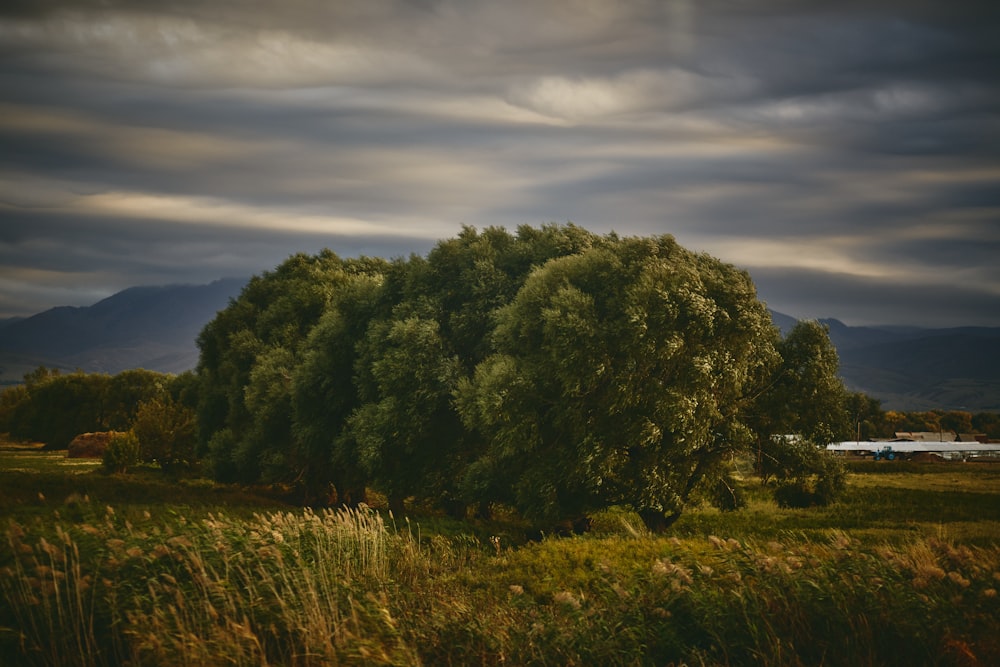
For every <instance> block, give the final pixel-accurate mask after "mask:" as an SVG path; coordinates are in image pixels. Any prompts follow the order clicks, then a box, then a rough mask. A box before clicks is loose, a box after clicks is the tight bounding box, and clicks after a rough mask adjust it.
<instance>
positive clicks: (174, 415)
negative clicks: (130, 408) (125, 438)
mask: <svg viewBox="0 0 1000 667" xmlns="http://www.w3.org/2000/svg"><path fill="white" fill-rule="evenodd" d="M131 431H132V433H134V434H135V436H136V438H138V440H139V445H140V452H141V458H142V460H143V461H145V462H147V463H154V462H155V463H159V464H160V465H161V466H163V467H164V468H165V469H173V468H187V467H190V466H191V465H192V464H193V463H194V461H195V447H196V445H197V438H198V426H197V418H196V416H195V412H194V410H193V409H191V408H190V407H187V406H185V405H182V404H180V403H178V402H176V401H174V399H173V398H171V397H170V396H169V395H167V396H165V397H164V398H154V399H152V400H149V401H144V402H143V403H140V404H139V410H138V411H137V413H136V416H135V420H133V422H132V429H131Z"/></svg>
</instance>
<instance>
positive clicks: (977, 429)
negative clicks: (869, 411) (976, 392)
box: [872, 410, 1000, 439]
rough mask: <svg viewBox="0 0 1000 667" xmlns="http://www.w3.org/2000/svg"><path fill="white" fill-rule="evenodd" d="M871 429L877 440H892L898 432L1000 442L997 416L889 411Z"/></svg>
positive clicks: (949, 411) (936, 411)
mask: <svg viewBox="0 0 1000 667" xmlns="http://www.w3.org/2000/svg"><path fill="white" fill-rule="evenodd" d="M880 417H881V420H880V421H879V422H876V423H875V424H874V428H873V429H872V431H873V432H875V433H876V434H877V435H878V437H884V438H891V437H892V436H893V434H895V433H898V432H900V431H926V432H932V433H933V432H944V431H954V432H955V433H967V434H982V435H985V436H987V437H989V438H992V439H1000V414H998V413H995V412H979V413H976V414H973V413H971V412H967V411H964V410H929V411H927V412H897V411H895V410H889V411H887V412H884V413H882V414H881V415H880Z"/></svg>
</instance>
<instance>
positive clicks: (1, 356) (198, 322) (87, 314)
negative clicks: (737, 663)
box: [0, 278, 247, 384]
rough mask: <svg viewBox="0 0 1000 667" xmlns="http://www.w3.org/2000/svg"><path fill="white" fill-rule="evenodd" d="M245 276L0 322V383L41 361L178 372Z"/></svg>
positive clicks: (138, 290) (93, 368)
mask: <svg viewBox="0 0 1000 667" xmlns="http://www.w3.org/2000/svg"><path fill="white" fill-rule="evenodd" d="M246 282H247V281H246V280H245V279H239V278H227V279H223V280H217V281H215V282H213V283H211V284H209V285H170V286H165V287H132V288H130V289H126V290H124V291H122V292H118V293H117V294H114V295H112V296H110V297H108V298H107V299H104V300H103V301H100V302H98V303H96V304H94V305H92V306H86V307H82V308H77V307H69V306H64V307H59V308H52V309H50V310H46V311H45V312H42V313H39V314H37V315H34V316H32V317H28V318H22V319H17V320H13V321H12V320H5V321H3V322H2V323H0V383H2V384H14V383H17V382H19V381H20V380H21V379H22V378H23V377H24V373H26V372H28V371H30V370H32V369H34V368H37V367H38V366H40V365H44V366H47V367H50V368H60V369H64V370H74V369H77V368H79V369H81V370H84V371H88V372H103V373H112V374H113V373H118V372H120V371H122V370H125V369H129V368H146V369H148V370H155V371H160V372H164V373H180V372H183V371H185V370H190V369H192V368H194V367H195V365H196V364H197V362H198V348H197V345H196V342H195V341H196V339H197V337H198V334H199V333H200V332H201V330H202V328H204V326H205V325H206V324H208V322H209V321H211V320H212V318H214V317H215V315H216V313H217V312H218V311H220V310H222V309H223V308H225V307H226V306H227V305H228V303H229V300H230V299H231V298H234V297H236V296H237V295H238V294H239V293H240V290H242V289H243V286H244V285H245V284H246Z"/></svg>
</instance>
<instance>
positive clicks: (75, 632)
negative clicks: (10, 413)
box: [0, 448, 1000, 665]
mask: <svg viewBox="0 0 1000 667" xmlns="http://www.w3.org/2000/svg"><path fill="white" fill-rule="evenodd" d="M61 458H62V457H61V454H59V453H47V452H41V451H37V450H30V449H11V448H4V449H0V516H2V517H3V519H2V526H0V529H2V530H3V532H4V537H3V540H2V541H0V568H3V570H2V572H0V588H3V600H4V602H3V603H2V606H0V664H5V665H6V664H17V665H20V664H52V665H56V664H58V665H72V664H79V665H91V664H93V665H104V664H107V665H112V664H142V665H147V664H152V665H161V664H163V665H173V664H203V665H216V664H219V665H221V664H248V665H249V664H253V665H261V664H294V665H328V664H402V665H415V664H427V665H436V664H560V665H561V664H623V665H626V664H627V665H632V664H650V665H654V664H655V665H668V664H677V665H679V664H689V665H697V664H710V665H725V664H732V665H742V664H763V665H804V664H810V665H811V664H827V665H886V664H898V665H915V664H917V665H919V664H946V665H947V664H954V665H976V664H981V665H988V664H1000V596H998V589H1000V466H995V465H973V464H961V463H954V464H926V465H917V464H906V465H899V464H898V463H897V464H894V463H891V462H887V463H885V464H884V465H878V466H872V465H871V464H859V465H858V466H857V470H858V472H856V473H855V474H854V475H852V477H851V482H850V487H851V490H850V493H849V494H848V498H847V499H846V500H845V501H843V502H841V503H838V504H836V505H833V506H830V507H827V508H818V509H810V510H790V509H779V508H778V507H777V506H776V505H775V504H774V503H773V501H771V500H770V498H769V497H768V494H766V493H765V492H764V490H762V489H760V487H759V485H757V484H756V483H755V482H753V481H751V480H748V482H747V488H746V491H747V493H748V495H749V496H750V500H751V502H750V506H749V507H748V508H747V509H746V510H744V511H741V512H737V513H721V512H719V511H717V510H714V509H711V508H707V507H705V508H696V509H694V510H692V511H691V512H689V513H687V514H686V515H685V516H684V517H682V519H681V520H680V521H679V522H678V523H677V524H676V525H675V526H674V527H673V528H672V530H671V532H670V533H668V534H667V535H664V536H651V535H648V534H646V533H645V532H644V531H643V530H641V528H640V526H641V523H640V522H639V521H638V519H637V518H636V517H634V516H633V515H631V514H630V513H628V512H623V511H621V512H619V511H609V512H605V513H602V514H601V515H599V516H597V517H595V522H594V528H593V530H592V532H591V533H590V534H588V535H586V536H583V537H577V538H569V539H545V540H543V541H542V542H540V543H526V542H525V540H524V537H523V532H520V529H519V526H518V524H517V522H515V521H498V522H496V523H493V524H485V523H477V522H471V521H470V522H468V523H457V522H450V521H447V520H445V519H442V518H440V517H431V516H423V515H420V514H418V513H416V512H415V513H414V515H413V516H412V517H411V518H410V519H409V520H403V519H399V518H396V519H395V520H393V519H392V518H391V517H389V516H388V515H386V514H383V513H381V512H379V511H376V510H361V511H358V512H332V511H315V512H313V511H303V510H299V509H294V508H291V507H288V506H285V505H282V504H281V503H280V502H278V501H277V500H275V499H269V498H267V497H261V496H259V495H254V494H250V493H248V492H246V491H244V490H241V489H236V488H230V487H222V486H218V485H215V484H212V483H209V482H207V481H204V480H179V481H172V482H171V481H167V480H164V479H162V478H161V477H159V475H157V474H154V473H151V472H148V471H146V472H143V471H140V472H139V473H138V474H135V475H127V476H106V475H103V474H101V473H100V472H98V471H97V470H96V468H97V466H96V465H95V464H93V463H90V464H85V463H78V462H73V463H69V462H67V461H66V460H65V459H62V460H60V459H61ZM88 466H89V468H88ZM894 466H895V467H894Z"/></svg>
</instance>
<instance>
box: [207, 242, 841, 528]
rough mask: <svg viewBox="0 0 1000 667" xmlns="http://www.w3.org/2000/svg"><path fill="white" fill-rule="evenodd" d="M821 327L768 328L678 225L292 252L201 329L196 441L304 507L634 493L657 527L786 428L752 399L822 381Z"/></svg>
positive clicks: (535, 506) (742, 286)
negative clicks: (646, 233) (761, 434)
mask: <svg viewBox="0 0 1000 667" xmlns="http://www.w3.org/2000/svg"><path fill="white" fill-rule="evenodd" d="M807 334H808V335H807ZM824 340H825V341H826V343H825V344H826V345H828V344H829V341H828V339H827V338H826V335H825V331H822V330H821V329H820V330H819V331H818V332H816V331H813V330H811V329H808V328H807V329H803V330H802V332H800V333H798V334H795V335H794V336H791V337H790V339H789V340H787V341H781V340H780V339H779V336H778V333H777V329H776V328H775V327H774V326H772V324H771V321H770V318H769V315H768V313H767V311H766V309H765V307H764V305H763V304H762V303H761V302H760V301H759V300H758V299H757V296H756V293H755V288H754V285H753V283H752V281H751V280H750V277H749V276H748V275H747V274H746V272H744V271H740V270H738V269H736V268H734V267H732V266H730V265H728V264H725V263H723V262H721V261H719V260H717V259H715V258H712V257H710V256H708V255H704V254H699V253H693V252H690V251H688V250H686V249H684V248H682V247H680V246H679V245H678V244H677V243H676V242H675V241H674V240H673V238H671V237H669V236H659V237H651V238H619V237H618V236H616V235H614V234H610V235H606V236H598V235H595V234H592V233H590V232H587V231H586V230H583V229H580V228H579V227H576V226H573V225H546V226H543V227H541V228H537V229H536V228H532V227H527V226H524V227H520V228H518V229H517V231H516V233H510V232H508V231H506V230H503V229H499V228H488V229H486V230H483V231H481V232H480V231H477V230H475V229H473V228H468V227H467V228H464V229H463V230H462V232H461V233H460V234H459V235H458V236H457V237H456V238H453V239H448V240H444V241H441V242H440V243H438V244H437V245H436V246H435V248H434V249H433V250H432V251H431V252H430V253H428V255H427V256H426V257H419V256H412V257H410V258H407V259H397V260H394V261H391V262H387V261H384V260H377V259H369V258H359V259H341V258H339V257H337V256H336V255H334V254H333V253H331V252H329V251H324V252H322V253H320V254H319V255H317V256H315V257H309V256H306V255H296V256H293V257H291V258H289V260H287V261H286V262H285V263H284V264H282V265H281V266H279V267H278V268H277V269H275V270H274V271H272V272H268V273H265V274H263V275H261V276H258V277H255V278H254V279H253V280H251V282H250V283H249V284H248V286H247V288H246V289H245V290H244V292H243V293H242V294H241V295H240V296H239V297H238V298H236V299H234V300H233V301H232V302H231V303H230V305H229V307H228V308H227V309H225V310H224V311H222V312H220V313H219V315H218V316H217V318H216V319H215V320H214V321H213V322H212V323H210V324H209V325H208V326H207V327H206V328H205V330H204V331H203V332H202V334H201V337H200V338H199V346H200V348H201V358H200V362H199V367H198V376H199V380H200V382H201V387H200V402H199V410H198V413H199V424H200V429H201V435H200V442H201V444H200V448H201V452H202V453H203V454H205V455H206V457H207V458H208V461H209V464H210V466H209V467H210V469H211V470H212V471H213V472H214V474H215V475H216V476H217V477H219V478H220V479H230V480H239V481H246V482H256V481H283V482H286V483H289V484H293V485H298V486H299V487H300V489H301V490H302V493H303V498H304V499H306V500H307V501H309V502H323V501H324V499H328V500H329V499H336V500H337V501H338V502H346V503H352V502H358V501H360V500H362V499H363V497H364V496H363V494H364V489H366V488H373V489H376V490H378V491H380V492H382V493H384V494H386V495H387V496H388V497H389V498H390V502H391V504H393V505H394V506H395V507H397V508H400V507H401V503H402V500H403V499H404V498H408V497H411V498H415V499H417V500H422V501H428V502H437V503H440V504H441V505H442V506H443V507H445V508H447V509H449V510H451V511H453V512H455V513H456V514H461V513H462V512H464V511H465V509H464V508H465V507H466V505H469V504H475V505H476V506H478V507H479V508H480V509H482V510H484V511H485V510H486V509H488V507H489V506H490V504H491V503H506V504H508V505H512V506H513V507H515V508H516V509H517V510H519V511H521V512H522V513H523V514H525V515H526V516H528V517H531V518H533V519H535V520H537V521H539V522H552V521H556V520H563V519H576V518H580V517H583V516H585V515H587V514H588V513H590V512H593V511H594V510H597V509H600V508H603V507H608V506H610V505H626V506H630V507H632V508H634V509H636V510H637V511H639V512H640V514H641V515H642V516H643V518H644V520H646V521H647V523H648V524H649V525H650V526H652V527H654V528H655V527H663V526H665V525H667V524H669V523H670V522H671V521H672V520H673V519H675V518H676V517H677V516H678V515H679V514H680V512H681V511H682V509H683V508H684V506H685V504H686V503H688V502H690V500H691V498H692V497H693V495H694V494H696V493H697V492H698V491H699V490H700V489H701V488H703V487H705V486H706V485H709V484H711V483H713V482H714V481H715V480H716V479H717V478H718V477H719V476H720V475H722V474H724V472H725V466H726V464H727V461H729V460H730V459H731V458H732V456H733V455H734V454H736V453H738V452H741V451H750V450H751V448H752V447H751V443H752V442H754V441H755V438H754V433H753V430H756V429H761V428H765V427H766V428H771V427H775V426H777V425H779V424H780V425H781V426H782V427H785V425H786V424H787V425H788V426H789V427H791V426H792V423H791V422H790V421H789V418H788V416H787V415H786V414H785V413H781V414H780V415H779V414H777V413H775V415H772V416H771V417H770V418H769V419H768V420H763V419H760V418H758V417H759V415H758V412H759V410H760V409H761V408H762V407H767V408H768V409H769V410H770V409H772V408H775V406H778V405H779V404H780V403H781V401H782V400H785V399H784V398H780V396H784V397H789V396H791V395H792V394H790V393H789V392H792V391H793V390H792V389H791V387H792V386H794V385H795V383H796V382H798V383H799V386H800V387H806V386H808V387H813V388H815V389H816V391H818V392H820V394H822V387H824V386H825V384H824V383H827V382H828V381H829V378H830V377H831V374H833V375H834V376H835V373H836V361H835V358H834V361H833V365H832V366H831V364H830V363H829V359H827V358H826V357H823V356H822V354H820V357H819V358H814V356H813V355H814V354H816V353H822V352H823V351H824V348H823V345H824V342H823V341H824ZM785 356H787V357H788V358H787V359H786V360H784V362H783V359H784V357H785ZM778 369H780V371H779V370H778ZM776 372H777V373H778V375H777V376H776V375H775V373H776ZM796 378H797V379H796ZM762 396H769V397H770V399H768V400H764V399H762V398H761V397H762ZM845 396H846V395H845ZM840 397H841V394H836V397H835V398H836V400H839V399H840ZM805 407H806V406H805V404H802V409H803V410H804V409H805ZM775 409H776V408H775ZM824 414H825V413H824ZM831 414H832V413H831ZM830 419H831V420H832V419H833V418H832V417H830ZM809 420H810V417H808V416H804V417H803V418H802V419H801V420H800V422H799V423H798V424H799V425H807V424H808V423H811V422H810V421H809ZM823 423H824V424H827V425H829V424H830V423H831V421H829V420H828V421H826V422H823Z"/></svg>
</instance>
